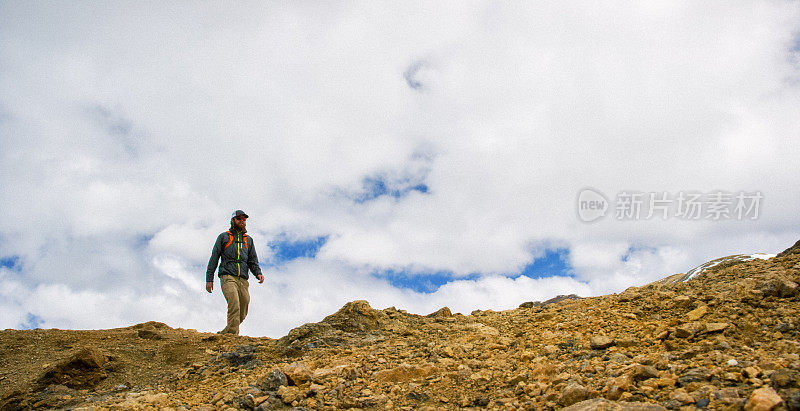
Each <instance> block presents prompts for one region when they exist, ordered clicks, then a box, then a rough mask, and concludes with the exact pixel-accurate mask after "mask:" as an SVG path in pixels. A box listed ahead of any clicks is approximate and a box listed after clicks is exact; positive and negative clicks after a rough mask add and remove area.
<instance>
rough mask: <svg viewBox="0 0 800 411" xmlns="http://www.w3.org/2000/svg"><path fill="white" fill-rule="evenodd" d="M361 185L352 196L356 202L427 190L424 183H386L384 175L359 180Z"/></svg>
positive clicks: (396, 196) (398, 196) (402, 195)
mask: <svg viewBox="0 0 800 411" xmlns="http://www.w3.org/2000/svg"><path fill="white" fill-rule="evenodd" d="M361 186H362V191H361V192H360V193H358V194H356V195H355V196H354V198H353V200H354V201H355V202H357V203H365V202H367V201H370V200H374V199H376V198H378V197H381V196H385V195H388V196H391V197H394V198H400V197H404V196H406V195H408V194H409V193H410V192H412V191H418V192H420V193H427V192H428V186H427V185H426V184H425V183H422V182H412V181H410V180H407V181H404V182H402V183H401V184H397V185H396V186H395V185H390V184H389V183H387V182H386V179H385V178H384V177H366V178H365V179H364V180H363V181H362V182H361Z"/></svg>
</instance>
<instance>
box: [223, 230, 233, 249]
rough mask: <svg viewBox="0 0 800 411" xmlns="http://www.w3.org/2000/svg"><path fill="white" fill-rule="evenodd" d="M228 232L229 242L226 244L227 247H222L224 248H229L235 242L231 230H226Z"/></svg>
mask: <svg viewBox="0 0 800 411" xmlns="http://www.w3.org/2000/svg"><path fill="white" fill-rule="evenodd" d="M226 233H228V242H227V243H226V244H225V247H222V249H223V250H224V249H226V248H228V246H229V245H231V244H233V234H231V232H230V231H226Z"/></svg>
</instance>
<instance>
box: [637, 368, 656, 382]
mask: <svg viewBox="0 0 800 411" xmlns="http://www.w3.org/2000/svg"><path fill="white" fill-rule="evenodd" d="M631 375H632V376H633V379H634V380H636V381H643V380H648V379H650V378H656V377H658V370H656V369H655V367H653V366H650V365H641V364H637V365H635V366H634V367H633V370H632V373H631Z"/></svg>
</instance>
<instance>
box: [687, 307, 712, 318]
mask: <svg viewBox="0 0 800 411" xmlns="http://www.w3.org/2000/svg"><path fill="white" fill-rule="evenodd" d="M707 312H708V306H707V305H705V304H703V305H701V306H699V307H697V308H695V309H694V310H692V311H689V312H688V313H686V320H688V321H697V320H699V319H700V318H701V317H703V316H704V315H706V313H707Z"/></svg>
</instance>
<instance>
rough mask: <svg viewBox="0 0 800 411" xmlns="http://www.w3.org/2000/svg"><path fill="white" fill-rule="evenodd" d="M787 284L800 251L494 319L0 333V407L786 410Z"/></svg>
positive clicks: (797, 361) (790, 373)
mask: <svg viewBox="0 0 800 411" xmlns="http://www.w3.org/2000/svg"><path fill="white" fill-rule="evenodd" d="M790 250H791V249H790ZM787 251H789V250H787ZM799 282H800V252H789V253H786V252H785V253H781V254H780V255H779V256H777V257H774V258H771V259H768V260H763V259H752V260H741V261H733V262H731V263H730V264H717V265H715V266H714V267H712V268H710V269H708V270H706V271H705V272H704V273H703V274H702V275H698V276H695V277H693V278H692V280H691V281H688V282H660V283H653V284H650V285H647V286H645V287H638V288H636V287H632V288H630V289H628V290H626V291H624V292H622V293H620V294H616V295H608V296H601V297H592V298H580V299H575V298H561V299H555V300H554V301H553V302H551V303H549V304H535V303H525V304H523V305H522V306H520V308H517V309H514V310H507V311H500V312H495V311H475V312H473V313H470V314H469V315H462V314H458V313H457V314H452V313H450V310H448V309H444V308H443V309H442V310H439V311H437V312H436V313H433V314H431V315H430V316H420V315H415V314H409V313H407V312H405V311H403V310H398V309H395V308H393V307H392V308H387V309H383V310H375V309H372V308H371V307H370V306H369V304H368V303H367V302H366V301H354V302H351V303H347V304H346V305H345V306H344V307H342V308H341V309H340V310H339V311H338V312H336V313H334V314H332V315H330V316H328V317H326V318H325V319H323V320H322V321H320V322H319V323H313V324H305V325H303V326H301V327H298V328H296V329H294V330H292V331H291V332H290V333H289V334H288V335H286V336H285V337H282V338H280V339H278V340H273V339H268V338H250V337H230V336H225V337H221V336H217V335H214V334H204V333H196V332H194V331H192V330H181V329H171V328H169V327H166V326H164V325H162V324H159V323H149V324H140V325H138V326H134V327H128V328H122V329H115V330H100V331H63V330H32V331H18V330H6V331H2V332H0V358H3V359H11V361H10V362H8V364H9V365H4V367H3V369H2V371H0V383H2V390H3V392H2V400H0V404H2V407H3V408H4V409H14V408H16V407H23V408H52V407H61V408H69V407H79V406H100V407H122V408H141V407H145V406H157V407H174V408H177V407H186V408H196V409H222V408H225V407H234V408H243V409H252V408H255V407H259V408H261V409H266V408H284V407H290V406H297V407H306V408H309V409H342V408H403V407H405V408H406V409H412V408H424V407H434V408H445V409H454V408H462V407H481V408H484V407H489V408H497V409H512V408H524V409H537V410H538V409H557V408H564V407H570V406H571V407H572V408H570V409H587V410H588V409H598V408H601V409H664V408H667V409H678V408H681V407H688V408H687V409H695V408H698V407H699V408H709V409H743V408H744V409H770V407H773V406H778V407H784V408H788V409H800V385H798V384H799V382H798V378H800V356H799V355H798V353H800V335H799V334H798V331H800V323H799V322H798V314H800V293H799V292H798V283H799ZM779 403H780V404H782V405H778V404H779ZM603 407H605V408H603ZM759 407H761V408H759Z"/></svg>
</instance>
